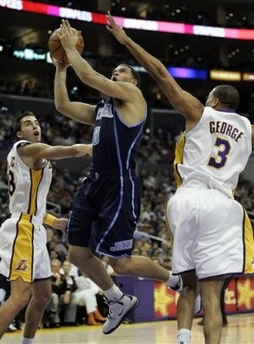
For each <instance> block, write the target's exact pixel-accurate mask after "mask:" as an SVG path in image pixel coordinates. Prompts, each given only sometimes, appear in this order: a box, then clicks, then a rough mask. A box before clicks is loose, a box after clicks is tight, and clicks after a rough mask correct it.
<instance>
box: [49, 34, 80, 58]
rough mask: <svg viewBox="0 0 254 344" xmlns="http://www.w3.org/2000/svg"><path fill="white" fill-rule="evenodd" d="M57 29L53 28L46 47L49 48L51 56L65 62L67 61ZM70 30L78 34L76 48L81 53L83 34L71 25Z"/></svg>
mask: <svg viewBox="0 0 254 344" xmlns="http://www.w3.org/2000/svg"><path fill="white" fill-rule="evenodd" d="M57 30H59V29H57ZM57 30H55V31H54V32H53V33H52V34H51V35H50V37H49V40H48V49H49V52H50V55H51V57H54V58H55V59H56V60H57V61H58V62H64V63H67V62H69V61H68V58H67V55H66V53H65V51H64V49H63V47H62V44H61V41H60V39H59V38H58V35H57ZM71 30H72V31H73V32H74V33H75V34H76V35H78V41H77V45H76V48H77V50H78V52H79V53H80V54H82V52H83V50H84V39H83V36H82V35H81V33H80V32H79V31H78V30H76V29H74V28H73V27H72V28H71Z"/></svg>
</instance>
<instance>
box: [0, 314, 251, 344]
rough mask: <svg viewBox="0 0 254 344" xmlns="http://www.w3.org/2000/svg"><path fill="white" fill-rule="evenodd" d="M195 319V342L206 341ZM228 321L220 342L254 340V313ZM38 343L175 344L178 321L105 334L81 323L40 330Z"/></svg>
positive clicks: (15, 336) (16, 336)
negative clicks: (79, 324) (76, 325)
mask: <svg viewBox="0 0 254 344" xmlns="http://www.w3.org/2000/svg"><path fill="white" fill-rule="evenodd" d="M198 320H199V319H198V318H196V319H195V320H194V325H193V331H192V343H193V344H201V343H204V339H203V334H202V326H200V325H197V322H198ZM228 322H229V325H228V326H227V327H224V328H223V333H222V340H221V344H253V343H254V314H240V315H231V316H228ZM21 337H22V331H16V332H14V333H6V334H5V335H4V337H3V338H2V340H1V343H2V344H21ZM35 343H36V344H65V343H68V344H79V343H85V344H140V343H142V344H143V343H144V344H176V321H175V320H169V321H158V322H149V323H136V324H130V325H125V324H122V325H121V326H120V327H119V328H118V329H117V330H116V331H115V332H113V333H112V334H110V335H107V336H105V335H103V334H102V332H101V327H99V326H98V327H97V326H87V325H82V326H78V327H62V328H59V329H42V330H38V332H37V335H36V340H35Z"/></svg>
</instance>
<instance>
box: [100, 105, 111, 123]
mask: <svg viewBox="0 0 254 344" xmlns="http://www.w3.org/2000/svg"><path fill="white" fill-rule="evenodd" d="M102 117H107V118H113V117H114V116H113V114H112V105H111V104H105V105H104V107H102V108H100V109H99V110H98V112H97V116H96V120H99V119H101V118H102Z"/></svg>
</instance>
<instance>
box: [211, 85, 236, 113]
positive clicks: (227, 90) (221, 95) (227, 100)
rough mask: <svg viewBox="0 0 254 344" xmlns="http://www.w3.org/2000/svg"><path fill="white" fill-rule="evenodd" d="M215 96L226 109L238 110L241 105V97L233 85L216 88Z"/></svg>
mask: <svg viewBox="0 0 254 344" xmlns="http://www.w3.org/2000/svg"><path fill="white" fill-rule="evenodd" d="M213 95H214V97H215V98H218V99H219V100H220V102H221V103H222V105H223V106H225V107H226V108H230V109H234V110H236V109H237V108H238V106H239V103H240V95H239V92H238V91H237V89H236V88H235V87H233V86H231V85H219V86H216V87H215V89H214V91H213Z"/></svg>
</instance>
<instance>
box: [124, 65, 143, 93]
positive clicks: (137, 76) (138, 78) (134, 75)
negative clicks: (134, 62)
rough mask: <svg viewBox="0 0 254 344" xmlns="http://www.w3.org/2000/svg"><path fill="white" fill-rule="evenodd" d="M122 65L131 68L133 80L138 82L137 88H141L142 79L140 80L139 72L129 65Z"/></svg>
mask: <svg viewBox="0 0 254 344" xmlns="http://www.w3.org/2000/svg"><path fill="white" fill-rule="evenodd" d="M121 65H123V66H127V67H128V68H130V70H131V74H132V76H133V78H134V79H135V80H137V87H138V88H140V86H141V78H140V75H139V74H138V72H137V71H136V70H135V69H134V68H133V67H132V66H131V65H129V64H127V63H121Z"/></svg>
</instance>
